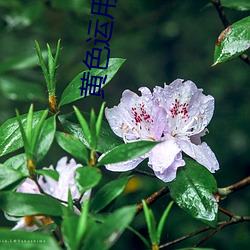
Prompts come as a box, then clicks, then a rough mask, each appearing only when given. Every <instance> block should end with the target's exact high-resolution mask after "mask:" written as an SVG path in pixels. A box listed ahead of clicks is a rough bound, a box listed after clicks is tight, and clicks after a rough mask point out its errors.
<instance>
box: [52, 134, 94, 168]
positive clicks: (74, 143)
mask: <svg viewBox="0 0 250 250" xmlns="http://www.w3.org/2000/svg"><path fill="white" fill-rule="evenodd" d="M56 141H57V143H58V144H59V146H60V147H61V148H62V149H64V150H65V151H66V152H68V153H69V154H71V155H72V156H73V157H74V158H75V159H77V160H78V161H79V162H81V163H82V164H86V165H88V163H89V160H88V151H87V149H86V146H85V145H84V144H83V143H82V142H80V141H79V140H78V139H77V138H76V137H75V136H73V135H70V134H68V133H64V132H56Z"/></svg>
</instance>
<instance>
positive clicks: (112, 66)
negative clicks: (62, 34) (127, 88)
mask: <svg viewBox="0 0 250 250" xmlns="http://www.w3.org/2000/svg"><path fill="white" fill-rule="evenodd" d="M124 62H125V59H122V58H110V59H109V66H108V68H107V69H106V70H103V69H95V68H94V69H91V70H90V71H89V70H87V71H83V72H86V73H87V72H90V76H91V75H93V76H98V77H105V75H107V79H106V82H105V84H102V88H103V87H104V86H105V85H106V84H107V83H108V82H109V81H110V80H111V79H112V78H113V77H114V76H115V74H116V72H117V71H118V70H119V68H120V67H121V66H122V64H123V63H124ZM105 65H106V61H105V62H103V63H102V64H101V65H100V67H103V66H105ZM83 72H81V73H79V74H78V75H77V76H76V77H75V78H74V79H73V80H72V81H71V82H70V83H69V85H68V86H67V87H66V89H65V90H64V92H63V94H62V97H61V100H60V103H59V107H60V106H63V105H65V104H68V103H71V102H74V101H76V100H79V99H82V98H84V95H83V96H81V90H80V89H79V87H81V86H82V80H81V78H82V77H83ZM88 90H89V88H88ZM96 91H98V88H97V89H96ZM86 96H89V91H88V92H87V95H86Z"/></svg>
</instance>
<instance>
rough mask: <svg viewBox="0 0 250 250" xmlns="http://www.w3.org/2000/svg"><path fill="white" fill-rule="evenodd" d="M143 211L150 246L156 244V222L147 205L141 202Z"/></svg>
mask: <svg viewBox="0 0 250 250" xmlns="http://www.w3.org/2000/svg"><path fill="white" fill-rule="evenodd" d="M142 205H143V211H144V215H145V218H146V222H147V226H148V234H149V238H150V241H151V244H152V245H154V244H157V233H156V221H155V217H154V214H153V212H152V210H151V209H149V208H148V205H147V204H146V202H145V201H144V200H142Z"/></svg>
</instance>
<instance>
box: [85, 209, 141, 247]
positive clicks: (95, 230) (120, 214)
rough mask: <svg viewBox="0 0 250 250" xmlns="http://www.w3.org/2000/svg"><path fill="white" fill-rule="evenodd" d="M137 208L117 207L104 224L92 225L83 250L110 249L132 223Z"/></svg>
mask: <svg viewBox="0 0 250 250" xmlns="http://www.w3.org/2000/svg"><path fill="white" fill-rule="evenodd" d="M136 209H137V207H136V206H127V207H123V208H120V209H117V210H116V211H115V212H113V213H112V214H110V215H109V216H108V218H107V219H106V220H105V221H104V223H103V224H101V225H96V226H95V227H92V230H91V231H90V233H89V235H88V237H87V239H86V244H85V245H84V247H83V250H89V249H102V250H106V249H109V248H110V247H111V246H112V245H114V243H115V242H116V241H117V240H118V238H119V237H120V235H121V234H122V233H123V231H124V230H125V229H126V227H127V226H128V225H129V224H130V223H131V221H132V220H133V218H134V216H135V212H136Z"/></svg>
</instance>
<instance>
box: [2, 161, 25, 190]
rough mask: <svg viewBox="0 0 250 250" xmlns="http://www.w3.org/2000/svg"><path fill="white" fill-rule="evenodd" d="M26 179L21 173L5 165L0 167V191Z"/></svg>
mask: <svg viewBox="0 0 250 250" xmlns="http://www.w3.org/2000/svg"><path fill="white" fill-rule="evenodd" d="M25 177H26V175H24V174H23V173H22V172H20V171H17V170H15V169H12V168H11V167H9V166H6V165H0V190H2V189H4V188H5V187H7V186H9V185H11V184H13V183H15V182H16V181H21V180H23V179H24V178H25Z"/></svg>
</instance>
